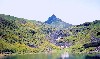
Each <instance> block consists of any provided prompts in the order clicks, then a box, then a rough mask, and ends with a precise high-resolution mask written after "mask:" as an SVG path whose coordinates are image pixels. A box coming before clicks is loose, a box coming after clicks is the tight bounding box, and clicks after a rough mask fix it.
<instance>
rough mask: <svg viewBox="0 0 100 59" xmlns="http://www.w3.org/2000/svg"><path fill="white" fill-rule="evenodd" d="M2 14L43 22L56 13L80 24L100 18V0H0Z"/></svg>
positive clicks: (62, 18)
mask: <svg viewBox="0 0 100 59" xmlns="http://www.w3.org/2000/svg"><path fill="white" fill-rule="evenodd" d="M0 14H6V15H11V16H15V17H19V18H25V19H29V20H37V21H42V22H44V21H46V20H47V19H48V17H50V16H51V15H53V14H55V15H56V16H57V17H58V18H60V19H61V20H62V21H65V22H67V23H70V24H73V25H79V24H82V23H84V22H92V21H94V20H100V0H0Z"/></svg>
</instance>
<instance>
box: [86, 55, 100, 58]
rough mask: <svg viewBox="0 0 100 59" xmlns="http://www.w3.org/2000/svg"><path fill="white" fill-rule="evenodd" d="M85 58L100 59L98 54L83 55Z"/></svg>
mask: <svg viewBox="0 0 100 59" xmlns="http://www.w3.org/2000/svg"><path fill="white" fill-rule="evenodd" d="M85 59H100V56H98V55H96V56H85Z"/></svg>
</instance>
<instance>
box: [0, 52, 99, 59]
mask: <svg viewBox="0 0 100 59" xmlns="http://www.w3.org/2000/svg"><path fill="white" fill-rule="evenodd" d="M0 59H100V54H96V55H94V56H93V55H92V56H90V55H86V54H68V53H67V52H65V53H63V54H58V53H52V54H26V55H13V56H6V57H4V58H0Z"/></svg>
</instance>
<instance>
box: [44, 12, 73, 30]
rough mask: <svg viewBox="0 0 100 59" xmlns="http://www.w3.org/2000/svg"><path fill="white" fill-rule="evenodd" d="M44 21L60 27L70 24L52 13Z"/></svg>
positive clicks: (66, 26)
mask: <svg viewBox="0 0 100 59" xmlns="http://www.w3.org/2000/svg"><path fill="white" fill-rule="evenodd" d="M45 23H46V24H50V25H51V26H52V27H55V28H60V29H62V28H68V27H70V26H72V24H69V23H66V22H64V21H62V20H61V19H59V18H57V17H56V16H55V15H54V14H53V15H52V16H51V17H49V18H48V20H47V21H45Z"/></svg>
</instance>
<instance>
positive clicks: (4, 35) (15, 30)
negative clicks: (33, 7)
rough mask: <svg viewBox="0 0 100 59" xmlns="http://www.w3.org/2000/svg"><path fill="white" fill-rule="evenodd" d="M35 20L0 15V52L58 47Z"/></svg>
mask: <svg viewBox="0 0 100 59" xmlns="http://www.w3.org/2000/svg"><path fill="white" fill-rule="evenodd" d="M42 24H43V23H41V22H37V21H31V20H27V19H23V18H17V17H13V16H10V15H3V14H1V15H0V53H4V52H11V53H38V52H46V51H48V50H49V49H50V50H51V51H52V50H57V49H58V50H59V49H60V48H59V47H57V46H56V45H54V44H51V43H50V42H49V41H48V39H46V35H47V34H44V32H43V31H42V30H43V29H44V28H46V27H47V26H45V25H42Z"/></svg>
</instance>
